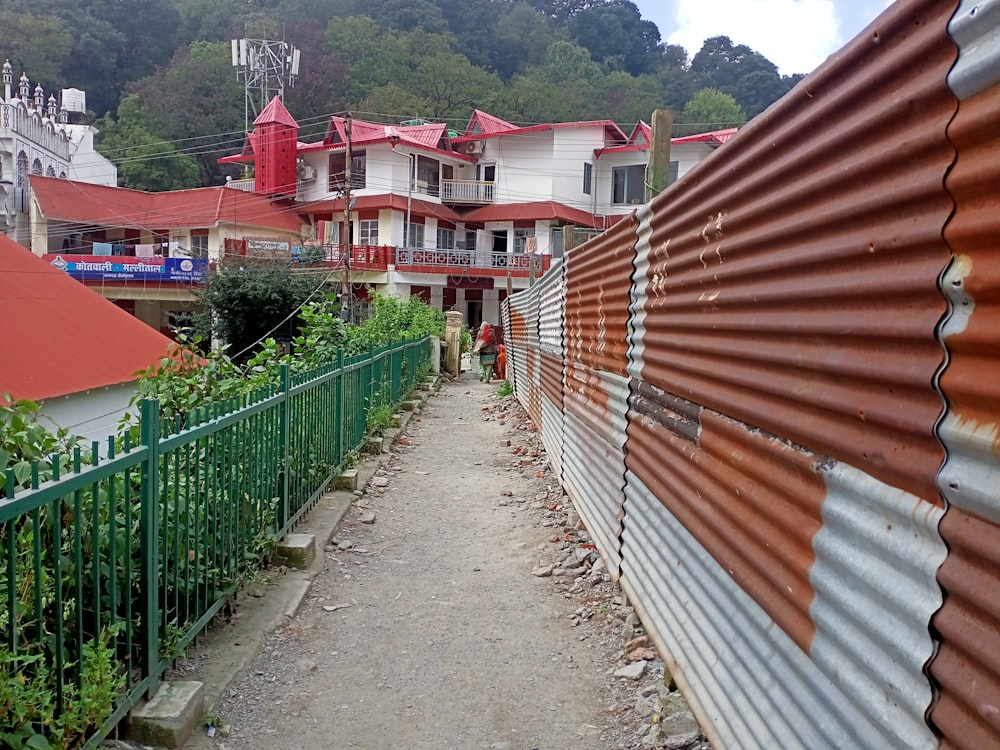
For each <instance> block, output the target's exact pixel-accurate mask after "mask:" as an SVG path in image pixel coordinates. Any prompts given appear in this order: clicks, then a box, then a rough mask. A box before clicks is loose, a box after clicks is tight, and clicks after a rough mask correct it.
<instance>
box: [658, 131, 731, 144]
mask: <svg viewBox="0 0 1000 750" xmlns="http://www.w3.org/2000/svg"><path fill="white" fill-rule="evenodd" d="M737 130H739V128H723V129H722V130H712V131H709V132H708V133H698V134H697V135H686V136H684V137H682V138H671V139H670V143H671V144H672V145H675V146H676V145H678V144H681V143H707V144H709V145H712V146H721V145H722V144H723V143H725V142H726V141H728V140H729V139H730V138H732V137H733V136H734V135H736V131H737Z"/></svg>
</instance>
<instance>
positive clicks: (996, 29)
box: [948, 0, 1000, 99]
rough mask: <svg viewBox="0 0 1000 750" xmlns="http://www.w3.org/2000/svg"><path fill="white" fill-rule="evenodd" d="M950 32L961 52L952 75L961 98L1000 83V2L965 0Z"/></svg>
mask: <svg viewBox="0 0 1000 750" xmlns="http://www.w3.org/2000/svg"><path fill="white" fill-rule="evenodd" d="M948 31H949V33H950V34H951V38H952V39H954V40H955V42H956V43H957V44H958V48H959V50H960V54H959V56H958V60H956V61H955V67H953V68H952V69H951V72H950V73H949V74H948V85H949V86H950V87H951V90H952V91H954V92H955V95H956V96H958V98H959V99H967V98H969V97H971V96H973V95H974V94H978V93H979V92H980V91H985V90H986V89H988V88H990V87H991V86H994V85H996V84H997V83H998V82H1000V0H962V2H961V3H959V6H958V10H957V11H955V15H954V16H953V17H952V19H951V23H949V24H948Z"/></svg>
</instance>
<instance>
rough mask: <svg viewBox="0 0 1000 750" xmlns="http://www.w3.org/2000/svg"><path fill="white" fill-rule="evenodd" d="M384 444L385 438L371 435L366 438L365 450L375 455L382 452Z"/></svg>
mask: <svg viewBox="0 0 1000 750" xmlns="http://www.w3.org/2000/svg"><path fill="white" fill-rule="evenodd" d="M384 446H385V440H384V439H383V438H380V437H370V438H368V439H367V440H365V452H366V453H371V454H372V455H375V456H377V455H378V454H379V453H381V452H382V449H383V447H384Z"/></svg>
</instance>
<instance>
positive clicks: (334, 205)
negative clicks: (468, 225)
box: [297, 193, 462, 223]
mask: <svg viewBox="0 0 1000 750" xmlns="http://www.w3.org/2000/svg"><path fill="white" fill-rule="evenodd" d="M381 208H391V209H393V210H396V211H406V208H407V199H406V196H405V195H398V194H396V193H382V194H380V195H361V196H358V200H357V203H355V204H354V208H353V211H354V212H355V213H357V212H358V211H366V210H372V209H381ZM409 208H410V213H411V214H412V215H413V216H433V217H435V218H438V219H444V220H445V221H450V222H453V223H454V222H456V221H462V219H461V218H460V217H459V215H458V214H456V213H455V212H454V211H452V210H451V209H450V208H448V207H447V206H444V205H442V204H440V203H434V202H433V201H425V200H421V199H420V198H411V199H410V201H409ZM297 210H298V213H299V215H300V216H310V215H313V216H315V215H316V214H327V213H343V212H344V199H343V198H328V199H326V200H320V201H314V202H313V203H309V204H307V205H304V206H301V207H300V208H298V209H297Z"/></svg>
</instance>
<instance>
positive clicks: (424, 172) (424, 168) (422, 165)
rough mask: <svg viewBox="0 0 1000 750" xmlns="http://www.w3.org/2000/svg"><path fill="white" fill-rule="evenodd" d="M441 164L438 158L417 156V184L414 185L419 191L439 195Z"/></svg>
mask: <svg viewBox="0 0 1000 750" xmlns="http://www.w3.org/2000/svg"><path fill="white" fill-rule="evenodd" d="M440 168H441V165H440V163H439V162H438V161H437V160H436V159H429V158H428V157H426V156H418V157H417V184H416V185H414V187H415V188H416V190H417V192H418V193H426V194H427V195H437V194H438V186H439V185H440V183H441V180H440V176H439V175H440Z"/></svg>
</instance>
